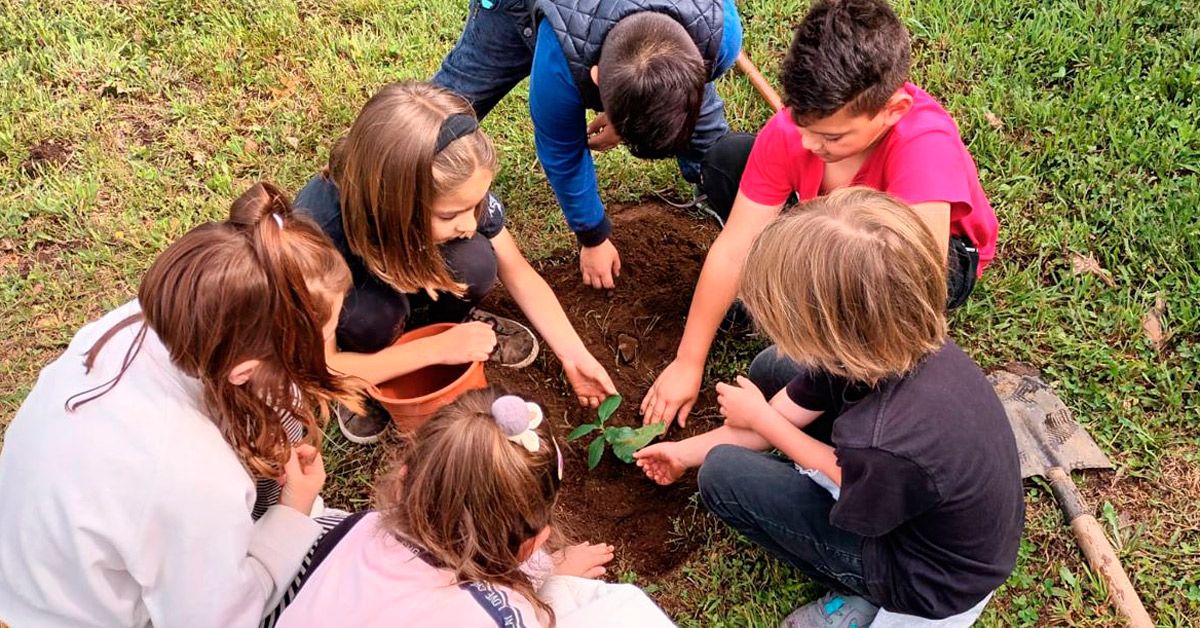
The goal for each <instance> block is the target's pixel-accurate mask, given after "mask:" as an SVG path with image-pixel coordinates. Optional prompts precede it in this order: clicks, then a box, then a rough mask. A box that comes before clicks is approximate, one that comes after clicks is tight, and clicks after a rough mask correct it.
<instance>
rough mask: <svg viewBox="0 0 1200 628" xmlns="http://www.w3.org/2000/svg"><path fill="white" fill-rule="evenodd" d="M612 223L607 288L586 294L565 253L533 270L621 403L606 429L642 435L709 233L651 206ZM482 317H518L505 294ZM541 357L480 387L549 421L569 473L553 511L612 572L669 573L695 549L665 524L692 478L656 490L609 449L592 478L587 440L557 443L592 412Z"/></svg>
mask: <svg viewBox="0 0 1200 628" xmlns="http://www.w3.org/2000/svg"><path fill="white" fill-rule="evenodd" d="M612 220H613V224H614V229H613V238H612V239H613V242H614V243H615V244H616V246H617V248H618V250H619V251H620V252H621V263H622V267H621V276H620V278H619V279H618V280H617V287H616V288H615V289H614V290H611V291H604V290H595V289H593V288H590V287H587V286H585V285H583V283H582V281H581V278H580V274H579V268H578V264H577V261H576V258H575V256H573V255H572V256H569V257H567V258H564V259H561V260H556V261H551V262H549V263H546V264H544V265H543V266H542V268H540V271H541V274H542V276H543V277H544V278H545V279H546V281H547V282H549V284H550V286H551V287H552V288H553V289H554V292H555V294H557V295H558V300H559V302H560V303H562V304H563V307H564V309H565V310H566V311H567V315H568V316H569V317H570V319H571V322H572V323H573V324H574V325H575V329H576V330H577V331H578V332H579V335H580V336H581V337H582V338H583V341H584V343H585V344H586V345H587V347H588V348H589V350H591V352H592V354H593V355H595V356H596V359H597V360H599V361H600V363H601V364H603V365H604V367H605V368H606V369H608V372H609V375H611V376H612V378H613V381H614V382H615V383H616V386H617V390H618V391H620V393H621V394H622V395H623V396H624V398H625V403H624V404H623V405H622V406H621V408H620V410H618V411H617V413H616V414H615V415H613V417H612V418H611V419H609V421H608V423H607V425H612V426H621V425H630V426H637V425H641V417H640V416H639V415H638V405H639V404H640V403H641V400H642V397H643V396H644V395H645V393H646V390H647V389H648V388H649V387H650V385H651V384H652V383H653V382H654V378H655V377H656V376H657V375H658V373H660V372H661V371H662V369H663V367H665V366H666V365H667V364H669V363H670V361H671V359H672V358H673V357H674V355H675V349H676V347H677V346H678V342H679V338H680V337H681V336H682V334H683V326H684V320H685V318H686V316H687V310H688V307H689V305H690V303H691V298H692V292H693V289H694V287H695V285H696V280H697V278H698V277H699V275H700V267H701V265H702V264H703V263H704V256H705V253H706V252H707V250H708V246H709V244H710V243H711V242H712V241H713V239H714V238H715V237H716V234H717V228H716V226H715V225H714V224H713V223H711V222H709V221H704V220H701V219H697V218H695V217H692V216H688V215H685V214H684V213H682V212H680V211H679V210H676V209H673V208H671V207H669V206H666V205H658V204H643V205H636V206H631V207H626V208H623V209H617V210H616V211H614V212H612ZM483 307H484V308H485V309H488V310H491V311H494V312H497V313H501V314H505V315H508V316H512V317H514V318H517V319H518V320H523V319H524V316H523V315H522V314H521V313H520V310H519V309H518V308H517V307H516V305H515V304H513V303H512V301H511V299H510V298H509V296H508V294H507V293H506V292H505V291H504V290H503V289H498V290H496V291H495V293H493V294H492V295H491V296H489V298H488V300H487V301H486V302H485V303H484V304H483ZM542 355H543V357H539V358H538V360H537V361H536V362H535V363H534V364H533V365H532V366H530V367H528V368H525V369H522V370H518V371H512V370H507V369H495V368H489V369H488V371H487V377H488V381H489V383H491V384H492V385H493V386H495V387H497V388H499V389H503V390H508V391H510V392H513V393H518V394H520V395H521V396H523V397H526V398H528V399H530V400H536V401H537V402H539V403H540V404H542V407H543V408H544V409H545V411H546V416H547V417H548V418H549V419H550V420H552V421H553V422H554V426H555V428H556V433H557V434H558V436H559V441H560V442H559V445H560V447H562V448H563V456H564V462H565V464H566V470H565V478H564V484H563V491H562V494H561V495H562V497H561V502H560V503H561V507H562V513H561V514H562V517H563V520H564V523H565V524H566V526H567V528H568V529H569V531H570V532H572V533H573V535H574V536H576V537H578V538H580V539H581V540H590V541H593V542H607V543H611V544H613V545H615V546H616V547H617V559H616V562H615V564H614V565H613V566H612V567H613V568H612V569H610V572H612V571H614V570H615V571H616V572H617V573H621V572H624V571H626V570H632V571H635V572H637V573H638V574H639V575H641V576H657V575H661V574H664V573H666V572H669V571H670V570H672V569H673V568H675V567H676V566H678V565H679V564H680V563H682V562H683V561H684V560H686V559H687V557H688V555H689V554H690V553H691V552H692V551H693V550H694V549H695V548H696V546H697V545H698V544H699V541H698V540H694V539H689V538H680V537H679V535H676V534H674V530H673V526H672V518H674V517H675V516H676V515H678V514H680V513H681V512H682V511H683V509H684V508H685V507H686V505H687V503H688V500H689V499H690V498H691V496H692V495H693V494H694V493H695V490H696V484H695V475H694V474H688V475H687V476H685V478H684V479H683V480H681V481H680V482H678V483H676V484H675V485H673V486H669V487H660V486H657V485H656V484H654V483H652V482H650V481H649V480H648V479H646V477H645V476H644V475H643V474H642V472H641V471H640V470H639V469H638V468H637V467H636V466H635V465H627V464H625V463H623V462H621V461H620V460H618V459H617V458H616V457H615V456H613V455H612V453H611V451H609V452H607V453H605V455H604V458H603V460H602V461H601V463H600V465H599V466H598V467H597V468H596V469H595V470H593V471H591V472H589V471H588V470H587V452H586V448H587V444H588V443H589V442H590V441H591V437H585V438H582V439H580V440H577V441H575V442H572V443H566V442H565V438H566V435H567V433H568V432H569V431H570V430H571V429H572V428H574V427H575V426H577V425H579V424H581V423H586V422H589V421H592V420H593V419H594V418H595V412H594V411H592V410H588V409H584V408H581V407H579V405H578V404H577V403H576V401H575V396H574V394H573V393H572V392H571V390H570V388H569V387H568V386H567V384H566V382H565V380H564V378H563V377H562V375H561V374H562V369H561V366H560V364H559V362H558V360H557V359H556V358H555V357H554V355H553V354H552V353H551V352H550V351H549V350H548V349H544V350H543V353H542ZM715 402H716V400H715V395H714V394H713V393H712V391H711V389H709V390H705V391H703V394H702V395H701V397H700V400H699V403H698V404H697V405H696V408H695V409H694V410H693V413H692V417H691V419H690V420H689V421H688V424H687V427H686V428H685V429H680V428H679V427H678V426H674V427H672V428H671V430H670V431H668V432H667V434H666V436H665V438H668V439H670V440H677V439H680V438H683V437H686V436H690V435H692V434H696V433H699V432H702V431H706V430H708V429H711V428H713V427H715V426H717V425H718V424H719V421H718V420H717V419H716V418H715V413H714V412H713V407H714V406H715Z"/></svg>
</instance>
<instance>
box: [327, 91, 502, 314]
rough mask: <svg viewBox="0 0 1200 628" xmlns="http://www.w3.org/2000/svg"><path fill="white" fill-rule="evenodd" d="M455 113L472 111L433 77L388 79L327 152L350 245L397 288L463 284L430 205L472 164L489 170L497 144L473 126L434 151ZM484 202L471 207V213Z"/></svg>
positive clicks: (449, 288) (456, 288) (454, 289)
mask: <svg viewBox="0 0 1200 628" xmlns="http://www.w3.org/2000/svg"><path fill="white" fill-rule="evenodd" d="M455 114H467V115H471V116H474V111H473V110H472V109H471V105H470V104H468V103H467V101H465V100H463V99H462V98H461V97H459V96H457V95H455V94H454V93H452V92H450V91H447V90H445V89H442V88H440V87H436V86H434V85H432V84H429V83H423V82H415V81H408V82H403V83H392V84H391V85H388V86H386V87H384V88H383V89H381V90H379V93H377V94H375V95H374V96H373V97H371V99H370V100H369V101H367V104H366V105H364V106H363V108H362V111H361V112H359V114H358V118H356V119H355V120H354V124H353V125H352V126H351V127H350V132H349V133H348V134H347V135H346V137H345V138H343V139H341V140H339V141H338V142H337V143H336V144H335V145H334V147H333V150H332V151H331V153H330V157H329V167H328V169H327V170H326V173H327V175H328V176H329V177H330V178H331V179H332V180H333V182H334V184H336V185H337V188H338V194H339V195H340V198H341V210H342V227H343V229H344V230H345V232H346V241H347V243H348V244H349V247H350V250H351V251H353V252H354V254H355V255H357V256H358V257H360V258H361V259H362V260H363V263H364V264H366V266H367V268H368V269H370V271H371V273H372V274H374V275H375V276H376V277H378V278H379V279H381V280H382V281H384V282H385V283H387V284H388V285H390V286H391V287H392V288H394V289H395V290H397V291H399V292H410V293H411V292H418V291H421V290H442V291H446V292H450V293H453V294H458V295H461V294H463V292H464V291H465V290H466V288H465V286H463V285H461V284H459V283H457V282H456V281H455V280H454V278H453V277H452V276H451V275H450V272H449V271H448V270H447V269H446V265H445V263H444V262H443V261H442V256H441V253H440V252H439V251H438V247H437V244H436V243H435V242H434V241H433V232H432V226H431V224H432V215H433V211H432V204H433V202H434V200H435V199H436V198H437V197H438V196H439V195H442V194H445V193H447V192H450V191H453V190H454V189H455V188H457V187H458V186H460V185H462V184H463V183H464V182H466V181H467V180H468V179H469V178H470V177H471V175H473V174H474V173H475V171H476V170H477V169H479V168H483V169H485V170H489V171H491V172H493V173H494V172H495V171H496V150H495V147H494V146H493V145H492V141H491V139H490V138H488V136H487V134H485V133H484V132H483V130H482V129H476V130H475V131H474V132H472V133H468V134H467V135H464V136H462V137H460V138H458V139H456V140H454V141H452V142H450V144H449V145H447V146H446V147H445V149H443V150H442V151H440V152H438V151H436V147H437V138H438V133H439V131H440V130H441V128H442V123H443V122H445V120H446V118H449V117H450V116H452V115H455ZM486 202H487V199H483V200H482V201H481V202H480V204H479V206H477V207H476V208H475V216H476V217H477V218H478V217H479V215H480V214H481V212H482V211H483V208H484V204H485V203H486Z"/></svg>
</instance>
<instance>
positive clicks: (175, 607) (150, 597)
mask: <svg viewBox="0 0 1200 628" xmlns="http://www.w3.org/2000/svg"><path fill="white" fill-rule="evenodd" d="M137 311H138V304H137V302H136V301H134V302H130V303H127V304H125V305H123V306H121V307H119V308H117V309H116V310H114V311H112V312H110V313H109V314H108V315H106V316H105V317H103V318H102V319H100V320H99V321H97V322H95V323H92V324H90V325H88V326H86V327H84V328H83V329H82V330H80V332H79V333H78V334H76V336H75V338H74V339H73V340H72V341H71V345H70V346H69V347H68V348H67V350H66V352H65V353H64V354H63V355H62V356H60V357H59V358H58V359H57V360H55V361H54V362H53V363H52V364H50V365H49V366H47V367H46V368H45V369H44V370H43V371H42V372H41V375H40V376H39V377H38V381H37V384H36V385H35V386H34V388H33V391H32V392H30V394H29V396H28V397H27V398H26V399H25V402H24V404H22V406H21V409H20V410H19V411H18V412H17V415H16V417H15V418H14V419H13V421H12V424H11V425H10V426H9V428H8V431H7V432H6V433H5V435H4V449H3V450H2V451H0V620H3V621H6V622H8V623H9V624H12V625H13V626H21V627H23V626H148V625H151V624H153V625H154V626H159V627H168V628H169V627H172V626H184V627H188V628H191V627H197V628H205V627H209V626H212V627H225V626H231V627H238V626H256V625H258V623H259V621H260V619H261V617H262V616H263V614H264V612H265V611H267V610H270V609H271V608H273V607H274V605H275V603H276V602H277V601H278V599H279V597H280V596H282V594H283V592H284V591H285V590H286V588H287V586H288V584H289V583H290V582H291V580H292V578H293V577H294V576H295V575H296V572H297V570H298V569H299V566H300V562H301V560H302V559H303V558H304V556H305V554H306V553H307V551H308V549H309V547H310V546H311V545H312V544H313V542H314V541H315V540H316V538H317V536H318V534H319V533H320V526H319V525H318V524H317V523H316V522H314V521H313V520H312V519H310V518H309V517H307V516H305V515H303V514H301V513H300V512H298V511H296V510H293V509H291V508H288V507H286V506H273V507H271V508H270V509H269V510H268V511H267V513H266V514H265V515H264V516H263V517H262V518H260V519H259V520H258V521H257V522H255V521H253V520H252V518H251V509H252V507H253V505H254V500H255V484H254V481H253V479H252V478H251V476H250V475H249V473H248V472H247V471H246V469H245V468H244V467H243V466H242V464H241V463H240V462H239V460H238V458H237V456H236V455H235V454H234V452H233V450H232V449H231V448H230V447H229V445H228V444H227V443H226V442H225V440H224V439H223V438H222V437H221V434H220V432H219V431H218V430H217V427H216V425H215V424H214V423H213V422H212V421H211V420H210V419H209V418H208V416H207V415H206V414H205V413H204V411H203V410H202V409H201V402H200V394H201V388H200V382H199V381H198V380H196V379H194V378H191V377H188V376H186V375H184V374H183V373H181V372H180V371H179V370H178V369H177V368H175V367H174V366H173V365H172V364H171V361H170V357H169V355H168V353H167V350H166V347H164V346H163V344H162V342H161V341H160V340H159V339H158V336H157V335H156V334H155V333H154V332H153V331H150V330H147V333H146V338H145V342H144V344H143V345H142V348H141V351H140V352H139V353H138V355H137V357H136V358H135V359H134V360H133V363H132V365H131V366H130V367H129V369H128V370H127V371H126V372H125V375H124V376H123V377H122V378H121V381H120V382H119V383H118V384H117V385H116V387H115V388H113V389H112V390H111V391H109V392H108V393H107V394H105V395H104V396H102V397H100V398H98V399H95V400H93V401H90V402H88V403H86V404H84V405H83V406H82V407H80V408H79V409H78V410H76V411H75V412H68V411H67V410H66V409H65V408H64V404H65V403H66V401H67V399H68V398H70V397H71V396H72V395H74V394H76V393H79V392H82V391H85V390H87V389H90V388H92V387H93V386H96V385H98V384H101V383H104V382H106V381H108V380H109V379H111V378H112V377H113V376H114V375H116V373H117V372H118V370H119V369H120V366H121V362H122V360H123V358H124V356H125V353H126V349H127V348H128V347H129V346H130V343H131V342H132V341H133V338H134V336H135V335H136V333H137V331H138V329H139V327H140V325H138V324H135V325H130V326H128V327H126V328H125V329H123V330H121V331H120V332H119V333H117V334H116V335H114V336H113V337H112V338H110V339H109V341H108V343H107V344H106V345H105V347H104V349H103V350H102V351H101V352H100V354H99V356H98V358H97V360H96V363H95V366H94V368H93V369H92V372H91V373H90V374H87V375H85V374H84V369H83V359H84V358H83V355H84V353H85V352H86V351H87V350H88V349H89V348H90V347H91V346H92V344H93V343H94V342H95V341H96V340H97V339H98V338H99V337H100V336H101V335H102V334H103V333H104V332H105V331H107V330H108V329H110V328H111V327H112V326H113V325H115V324H116V323H117V322H119V321H121V320H122V319H124V318H125V317H127V316H129V315H130V314H133V313H135V312H137Z"/></svg>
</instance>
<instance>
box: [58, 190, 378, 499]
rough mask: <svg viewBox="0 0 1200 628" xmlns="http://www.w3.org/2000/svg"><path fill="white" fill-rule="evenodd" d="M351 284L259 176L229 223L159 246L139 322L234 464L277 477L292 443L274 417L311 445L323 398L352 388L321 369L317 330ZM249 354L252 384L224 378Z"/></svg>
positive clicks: (352, 394) (331, 252) (334, 256)
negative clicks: (196, 383) (298, 427)
mask: <svg viewBox="0 0 1200 628" xmlns="http://www.w3.org/2000/svg"><path fill="white" fill-rule="evenodd" d="M349 287H350V273H349V270H348V269H347V268H346V266H345V262H344V261H343V260H342V258H341V255H340V254H339V253H338V252H337V251H336V250H335V249H334V248H333V247H332V245H331V244H330V243H329V241H328V239H327V238H326V237H325V236H324V235H323V234H322V233H321V231H320V229H319V228H318V227H316V226H315V225H314V224H312V223H311V222H310V221H309V220H307V219H306V218H303V217H301V216H297V215H295V214H294V213H293V210H292V205H291V203H290V202H289V201H288V198H287V196H286V195H285V194H284V193H283V192H282V191H281V190H279V188H277V187H275V186H274V185H271V184H270V183H259V184H256V185H254V186H253V187H251V188H250V189H249V190H247V191H246V193H244V194H242V196H241V197H239V198H238V199H237V200H236V201H234V203H233V205H232V207H231V209H230V215H229V219H228V220H226V221H224V222H218V223H208V224H205V225H201V226H199V227H197V228H195V229H193V230H192V231H190V232H188V233H187V234H185V235H184V236H183V237H182V238H180V239H179V240H178V241H177V242H175V243H174V244H172V245H171V246H170V247H168V248H167V250H166V251H164V252H163V253H162V254H161V255H159V257H158V258H157V259H156V260H155V262H154V264H152V265H151V267H150V269H149V270H148V271H147V272H146V274H145V276H144V277H143V279H142V283H141V286H140V288H139V290H138V300H139V302H140V304H141V308H142V314H141V318H142V320H143V321H144V326H145V327H149V329H151V330H153V331H154V332H155V333H156V334H157V335H158V337H159V338H160V339H161V341H162V343H163V345H165V346H166V348H167V350H168V352H169V353H170V356H171V361H172V363H173V364H174V365H175V366H176V367H177V368H179V369H180V370H181V371H182V372H184V373H185V374H187V375H189V376H192V377H195V378H197V379H198V380H200V382H201V384H202V388H203V393H202V397H203V399H202V402H203V405H204V407H205V410H206V412H207V413H208V415H209V417H210V418H211V419H212V420H213V422H214V423H216V424H217V426H218V428H219V429H220V430H221V433H222V435H223V436H224V438H225V440H226V442H228V443H229V445H230V446H231V447H232V448H233V449H234V451H235V452H236V453H237V455H238V457H239V458H240V459H241V460H242V462H243V464H245V465H246V467H247V468H248V469H249V470H251V471H252V472H253V473H254V474H256V475H259V476H269V477H277V476H279V475H281V474H282V470H283V464H284V462H286V461H287V459H288V456H289V454H290V449H291V443H290V442H289V439H288V437H287V434H286V432H285V431H284V429H283V425H282V419H283V416H284V415H290V416H291V417H293V418H294V419H296V420H297V421H299V422H300V423H301V424H302V425H304V427H305V434H304V437H303V440H304V442H307V443H309V444H312V445H314V446H319V445H320V441H321V436H322V429H321V428H322V426H323V424H324V422H325V420H327V418H328V416H329V403H330V402H331V401H333V400H335V399H337V400H344V401H346V402H349V403H351V404H353V403H354V402H353V399H355V398H356V392H357V388H358V387H359V385H358V384H355V383H352V382H351V381H349V380H347V379H345V378H343V377H341V376H338V375H335V374H334V373H331V372H330V371H329V369H328V367H327V365H326V363H325V352H324V349H325V346H324V345H325V340H324V337H323V335H322V329H323V327H324V326H325V324H326V322H327V321H329V320H330V318H331V317H333V316H336V315H337V314H338V313H337V312H335V311H333V304H334V302H335V301H336V299H335V297H334V295H336V294H339V293H345V292H346V291H347V290H348V289H349ZM122 324H128V323H127V321H122ZM111 333H112V332H110V333H108V334H105V336H103V337H101V339H100V340H99V341H98V342H97V343H96V345H95V346H93V348H92V350H91V351H89V360H94V357H95V354H96V353H98V352H99V350H100V348H101V347H102V345H103V344H104V343H105V342H106V341H107V340H108V339H109V338H110V337H111ZM141 333H142V334H144V328H143V331H142V332H141ZM138 343H139V344H140V337H139V339H138ZM135 351H136V349H131V352H135ZM132 359H133V356H132V353H131V354H130V355H128V356H127V357H126V363H125V364H124V365H123V367H122V370H121V374H123V373H124V371H125V368H127V367H128V363H129V362H130V361H132ZM248 360H256V361H258V366H257V367H256V368H255V369H254V371H253V373H252V374H251V376H250V379H249V381H247V382H246V383H245V384H244V385H236V384H233V383H231V382H230V381H229V374H230V373H231V372H232V370H233V368H234V367H236V366H237V365H238V364H240V363H242V362H245V361H248ZM121 374H118V376H117V377H116V378H114V380H113V381H112V382H111V385H109V387H108V390H111V389H112V387H113V386H115V385H116V384H117V380H119V379H120V375H121ZM93 390H95V389H93ZM89 392H90V391H89ZM104 392H107V390H105V391H104ZM104 392H101V393H100V395H103V394H104ZM81 394H85V393H81ZM100 395H95V396H92V397H90V398H88V399H85V400H83V401H80V402H76V403H74V405H73V406H69V407H71V409H74V408H77V407H79V405H82V403H86V402H87V401H91V400H92V399H95V398H97V397H98V396H100ZM77 396H78V395H77ZM74 398H75V397H72V399H74Z"/></svg>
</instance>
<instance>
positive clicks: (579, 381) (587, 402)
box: [562, 353, 617, 408]
mask: <svg viewBox="0 0 1200 628" xmlns="http://www.w3.org/2000/svg"><path fill="white" fill-rule="evenodd" d="M562 367H563V373H564V374H566V376H567V381H568V382H570V383H571V389H572V390H574V391H575V396H576V397H577V398H578V399H579V405H581V406H583V407H585V408H596V407H598V406H599V405H600V402H601V401H603V400H604V399H605V398H607V397H609V396H612V395H615V394H617V387H616V385H614V384H613V381H612V378H611V377H609V376H608V371H606V370H604V367H603V366H600V363H599V362H597V361H596V358H595V357H593V356H592V354H590V353H586V354H585V356H584V357H583V358H581V359H579V360H573V359H566V360H563V361H562Z"/></svg>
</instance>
